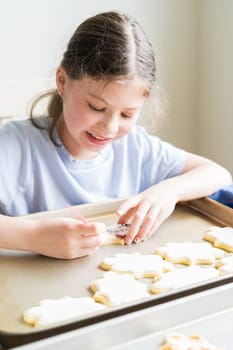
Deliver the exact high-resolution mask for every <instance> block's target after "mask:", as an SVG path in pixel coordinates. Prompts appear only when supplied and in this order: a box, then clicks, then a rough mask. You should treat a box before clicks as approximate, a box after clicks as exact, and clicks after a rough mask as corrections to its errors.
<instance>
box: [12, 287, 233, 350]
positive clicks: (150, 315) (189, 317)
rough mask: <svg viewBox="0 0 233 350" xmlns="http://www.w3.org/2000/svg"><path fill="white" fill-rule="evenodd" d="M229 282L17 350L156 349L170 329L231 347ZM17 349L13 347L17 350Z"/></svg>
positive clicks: (232, 304)
mask: <svg viewBox="0 0 233 350" xmlns="http://www.w3.org/2000/svg"><path fill="white" fill-rule="evenodd" d="M232 294H233V283H231V284H228V285H223V286H221V287H217V288H215V289H214V290H206V291H203V292H199V293H195V294H193V295H190V296H187V297H184V298H181V299H178V300H173V301H170V302H168V303H166V304H161V305H157V306H154V307H151V308H149V309H144V310H140V311H137V312H134V313H131V314H128V315H127V314H126V315H124V316H122V317H118V318H115V319H112V320H109V321H105V322H102V323H98V324H96V325H92V326H87V327H85V328H83V329H78V330H75V331H71V332H67V333H64V334H60V335H57V336H53V337H51V338H48V339H45V340H41V341H38V342H35V343H33V344H29V345H25V346H22V347H19V348H18V349H19V350H41V349H43V350H53V349H56V350H63V349H69V350H77V349H86V350H99V349H105V350H108V349H109V350H110V349H111V350H141V349H147V350H158V347H159V346H160V345H161V343H162V341H163V339H164V336H165V335H166V334H168V333H170V332H174V331H175V332H182V333H183V334H186V335H191V334H194V333H196V334H200V335H202V336H204V337H206V338H207V339H208V340H209V341H211V342H213V343H214V344H216V345H222V346H224V347H225V349H226V350H231V349H232V343H233V332H232V328H233V327H232V320H233V301H232ZM18 349H17V350H18Z"/></svg>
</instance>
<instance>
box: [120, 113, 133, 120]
mask: <svg viewBox="0 0 233 350" xmlns="http://www.w3.org/2000/svg"><path fill="white" fill-rule="evenodd" d="M121 116H122V117H123V118H126V119H130V118H133V115H127V114H125V113H121Z"/></svg>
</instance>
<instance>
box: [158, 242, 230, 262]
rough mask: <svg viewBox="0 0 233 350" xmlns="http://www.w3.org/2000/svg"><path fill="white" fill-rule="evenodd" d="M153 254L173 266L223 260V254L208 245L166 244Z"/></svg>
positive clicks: (190, 243) (189, 243) (202, 243)
mask: <svg viewBox="0 0 233 350" xmlns="http://www.w3.org/2000/svg"><path fill="white" fill-rule="evenodd" d="M155 254H159V255H161V256H162V257H163V258H164V259H166V260H168V261H171V262H173V263H174V264H185V265H194V264H214V263H215V261H216V260H215V259H220V258H223V256H224V252H223V251H222V250H221V249H218V248H214V247H212V246H211V245H209V244H208V243H204V242H201V243H192V242H182V243H167V244H166V245H165V246H163V247H160V248H158V249H157V250H156V252H155Z"/></svg>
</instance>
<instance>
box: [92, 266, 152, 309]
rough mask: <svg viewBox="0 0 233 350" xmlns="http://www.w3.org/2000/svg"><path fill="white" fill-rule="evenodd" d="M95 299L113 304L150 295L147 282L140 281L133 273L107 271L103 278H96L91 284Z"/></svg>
mask: <svg viewBox="0 0 233 350" xmlns="http://www.w3.org/2000/svg"><path fill="white" fill-rule="evenodd" d="M90 287H91V289H92V290H93V292H94V295H93V298H94V299H95V301H98V302H100V303H103V304H104V305H108V306H113V305H120V304H123V303H126V302H131V301H134V300H138V299H142V298H146V297H149V296H150V293H149V292H148V287H147V285H146V284H145V283H142V282H138V281H136V280H135V278H134V277H133V276H132V275H129V274H119V273H117V272H112V271H108V272H105V274H104V276H103V278H99V279H96V280H94V281H93V282H92V283H91V285H90Z"/></svg>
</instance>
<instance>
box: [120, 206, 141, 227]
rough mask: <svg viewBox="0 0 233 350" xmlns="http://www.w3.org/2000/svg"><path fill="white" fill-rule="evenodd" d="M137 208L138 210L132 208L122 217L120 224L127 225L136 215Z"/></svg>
mask: <svg viewBox="0 0 233 350" xmlns="http://www.w3.org/2000/svg"><path fill="white" fill-rule="evenodd" d="M136 210H137V207H136V208H131V209H129V210H128V211H127V212H126V213H125V214H124V215H122V216H121V217H120V219H119V220H118V222H117V223H118V224H125V223H127V222H128V221H129V220H130V219H131V218H132V217H133V215H134V213H135V212H136Z"/></svg>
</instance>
